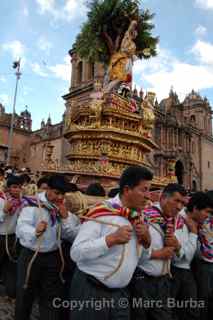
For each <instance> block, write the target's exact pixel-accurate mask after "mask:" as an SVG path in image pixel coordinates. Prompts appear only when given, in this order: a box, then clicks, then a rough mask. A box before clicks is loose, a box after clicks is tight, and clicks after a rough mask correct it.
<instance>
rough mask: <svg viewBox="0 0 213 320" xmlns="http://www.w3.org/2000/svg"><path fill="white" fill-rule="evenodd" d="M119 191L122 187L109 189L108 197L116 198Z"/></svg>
mask: <svg viewBox="0 0 213 320" xmlns="http://www.w3.org/2000/svg"><path fill="white" fill-rule="evenodd" d="M119 191H120V189H119V188H118V187H117V188H113V189H111V190H109V192H108V197H109V198H114V197H115V196H116V195H117V194H118V193H119Z"/></svg>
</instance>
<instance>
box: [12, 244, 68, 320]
mask: <svg viewBox="0 0 213 320" xmlns="http://www.w3.org/2000/svg"><path fill="white" fill-rule="evenodd" d="M33 254H34V252H33V251H31V250H29V249H27V248H22V250H21V254H20V256H19V259H18V268H17V285H16V290H17V291H16V307H15V320H29V319H30V314H31V310H32V305H33V302H34V299H35V297H38V299H39V313H40V319H41V320H59V319H60V312H61V311H60V309H58V308H55V307H54V299H56V298H58V299H61V298H62V290H63V284H62V282H61V279H60V278H59V272H60V267H61V260H60V256H59V253H58V251H54V252H48V253H39V254H38V256H37V258H36V259H35V261H34V263H33V265H32V269H31V273H30V278H29V283H28V288H27V289H25V288H24V283H25V279H26V272H27V267H28V265H29V262H30V260H31V258H32V256H33Z"/></svg>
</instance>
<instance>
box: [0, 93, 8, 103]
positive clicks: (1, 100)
mask: <svg viewBox="0 0 213 320" xmlns="http://www.w3.org/2000/svg"><path fill="white" fill-rule="evenodd" d="M9 101H10V98H9V96H8V95H7V94H5V93H2V94H0V103H2V104H3V105H7V104H9Z"/></svg>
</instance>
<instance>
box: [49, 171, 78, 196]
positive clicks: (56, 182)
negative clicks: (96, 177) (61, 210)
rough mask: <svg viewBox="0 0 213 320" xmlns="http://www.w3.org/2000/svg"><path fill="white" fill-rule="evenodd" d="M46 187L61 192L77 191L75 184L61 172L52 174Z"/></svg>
mask: <svg viewBox="0 0 213 320" xmlns="http://www.w3.org/2000/svg"><path fill="white" fill-rule="evenodd" d="M48 187H49V188H50V189H56V190H59V191H60V192H62V193H66V192H76V191H78V188H77V186H76V185H75V184H74V183H70V182H69V181H68V179H67V177H65V176H64V175H63V174H57V173H56V174H53V175H52V176H50V177H49V179H48Z"/></svg>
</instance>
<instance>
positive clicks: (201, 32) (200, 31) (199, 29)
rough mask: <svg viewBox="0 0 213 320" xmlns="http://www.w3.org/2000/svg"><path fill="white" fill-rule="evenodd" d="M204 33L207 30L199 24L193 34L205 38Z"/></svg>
mask: <svg viewBox="0 0 213 320" xmlns="http://www.w3.org/2000/svg"><path fill="white" fill-rule="evenodd" d="M206 32H207V29H206V28H205V27H204V26H202V25H201V24H200V25H199V26H197V28H196V29H195V34H196V35H197V36H198V37H202V36H205V34H206Z"/></svg>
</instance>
